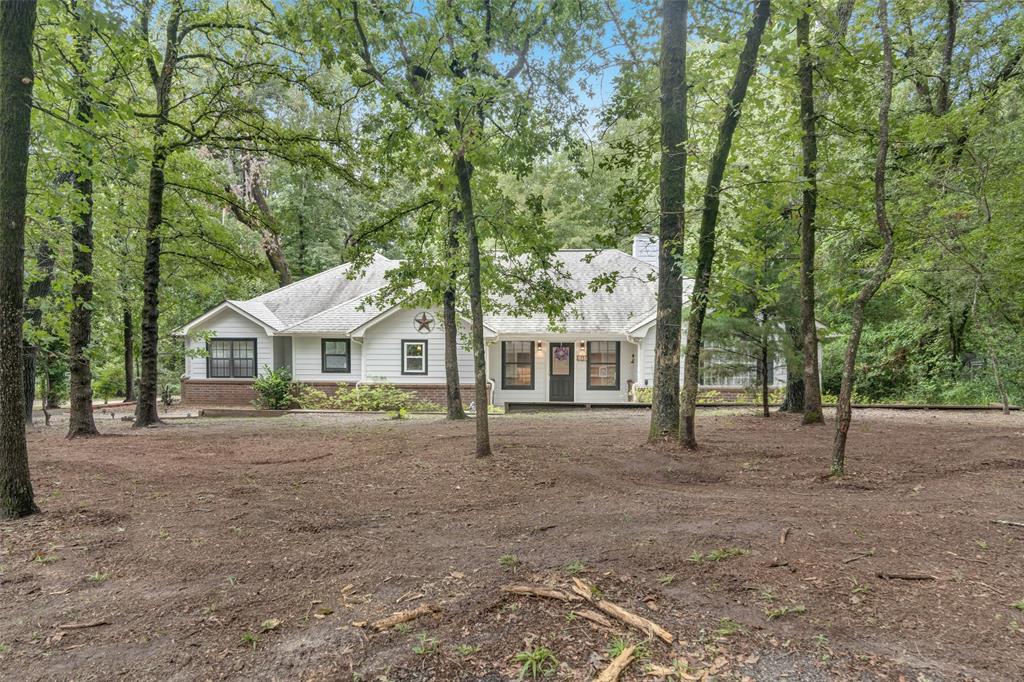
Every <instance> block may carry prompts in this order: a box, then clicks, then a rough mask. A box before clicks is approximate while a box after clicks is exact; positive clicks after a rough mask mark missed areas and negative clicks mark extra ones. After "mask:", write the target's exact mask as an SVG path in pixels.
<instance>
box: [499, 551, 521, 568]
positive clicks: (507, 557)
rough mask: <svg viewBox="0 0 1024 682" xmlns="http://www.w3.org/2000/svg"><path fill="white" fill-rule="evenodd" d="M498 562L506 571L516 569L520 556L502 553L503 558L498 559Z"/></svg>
mask: <svg viewBox="0 0 1024 682" xmlns="http://www.w3.org/2000/svg"><path fill="white" fill-rule="evenodd" d="M498 563H499V564H500V565H501V567H502V568H503V569H505V570H506V571H514V570H515V569H516V567H517V566H519V557H517V556H516V555H515V554H502V555H501V558H500V559H498Z"/></svg>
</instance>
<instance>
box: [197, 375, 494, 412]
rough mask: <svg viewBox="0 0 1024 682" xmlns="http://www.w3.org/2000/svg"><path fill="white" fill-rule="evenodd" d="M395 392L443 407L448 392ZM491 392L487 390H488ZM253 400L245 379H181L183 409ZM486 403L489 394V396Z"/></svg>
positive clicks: (334, 385) (328, 389)
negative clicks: (410, 394)
mask: <svg viewBox="0 0 1024 682" xmlns="http://www.w3.org/2000/svg"><path fill="white" fill-rule="evenodd" d="M302 383H304V384H305V385H307V386H312V387H313V388H315V389H317V390H320V391H323V392H324V393H326V394H327V395H334V392H335V391H336V390H337V389H338V386H348V387H350V388H354V387H355V384H354V383H345V382H334V381H304V382H302ZM392 385H393V386H394V387H395V388H400V389H402V390H403V391H408V392H409V393H412V394H414V395H415V396H416V397H417V398H418V399H420V400H424V401H427V402H431V403H436V404H438V405H441V406H444V405H445V403H446V402H447V394H448V389H447V387H446V386H445V385H444V384H392ZM474 391H475V389H474V386H473V384H463V385H462V402H463V403H465V404H466V405H469V403H471V402H473V395H474ZM488 391H490V387H488ZM254 400H256V391H254V390H253V388H252V381H251V380H246V379H182V380H181V402H182V404H183V405H244V406H246V407H250V406H251V405H252V404H253V401H254ZM488 401H490V393H489V392H488Z"/></svg>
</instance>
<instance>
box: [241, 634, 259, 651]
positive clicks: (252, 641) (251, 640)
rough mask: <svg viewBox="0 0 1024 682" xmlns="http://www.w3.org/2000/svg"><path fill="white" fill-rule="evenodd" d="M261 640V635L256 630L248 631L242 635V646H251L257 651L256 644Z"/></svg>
mask: <svg viewBox="0 0 1024 682" xmlns="http://www.w3.org/2000/svg"><path fill="white" fill-rule="evenodd" d="M259 641H260V637H259V635H257V634H256V633H255V632H246V633H245V634H243V635H242V646H251V647H252V650H253V651H256V644H257V643H258V642H259Z"/></svg>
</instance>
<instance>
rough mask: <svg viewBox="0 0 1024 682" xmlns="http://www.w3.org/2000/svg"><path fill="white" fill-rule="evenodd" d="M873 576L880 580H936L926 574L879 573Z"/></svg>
mask: <svg viewBox="0 0 1024 682" xmlns="http://www.w3.org/2000/svg"><path fill="white" fill-rule="evenodd" d="M875 575H876V576H878V577H879V578H881V579H882V580H938V578H936V577H935V576H934V575H928V574H927V573H885V572H883V571H879V572H878V573H875Z"/></svg>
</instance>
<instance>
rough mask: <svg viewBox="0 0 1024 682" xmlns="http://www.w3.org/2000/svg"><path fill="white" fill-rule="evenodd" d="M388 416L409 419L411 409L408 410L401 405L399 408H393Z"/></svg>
mask: <svg viewBox="0 0 1024 682" xmlns="http://www.w3.org/2000/svg"><path fill="white" fill-rule="evenodd" d="M388 416H389V417H391V418H392V419H408V418H409V410H407V409H406V408H404V407H399V408H398V409H397V410H392V411H391V412H388Z"/></svg>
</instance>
